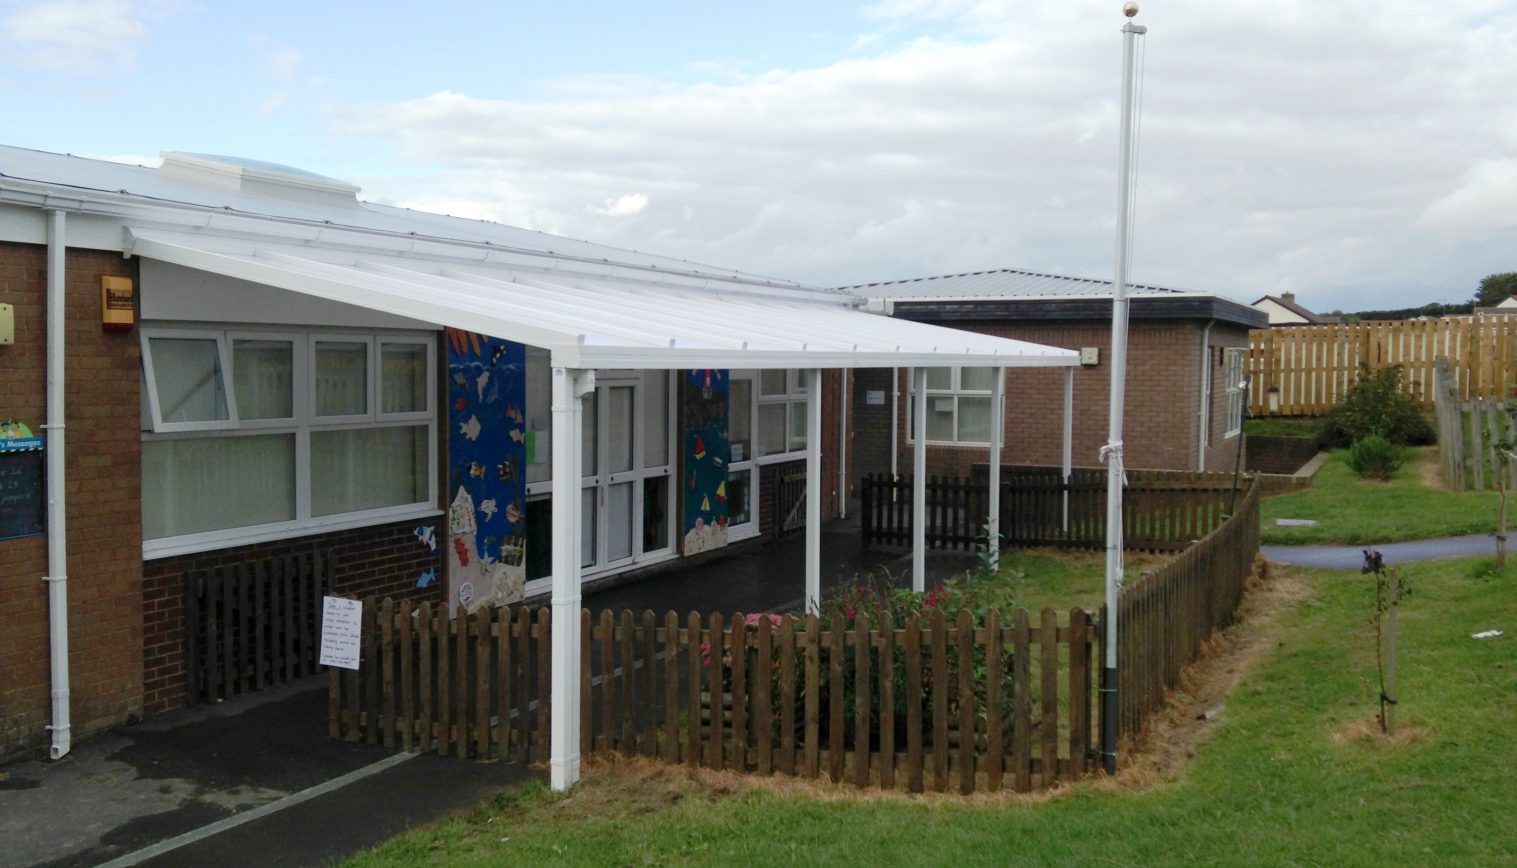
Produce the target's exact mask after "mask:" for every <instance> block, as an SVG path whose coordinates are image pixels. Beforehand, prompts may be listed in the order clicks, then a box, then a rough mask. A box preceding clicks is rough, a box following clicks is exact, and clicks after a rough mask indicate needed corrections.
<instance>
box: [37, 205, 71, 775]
mask: <svg viewBox="0 0 1517 868" xmlns="http://www.w3.org/2000/svg"><path fill="white" fill-rule="evenodd" d="M64 228H65V227H64V220H63V212H62V211H48V212H47V423H46V424H45V425H43V426H42V427H43V429H44V430H46V431H47V440H46V447H45V448H46V449H47V576H46V577H44V578H43V581H44V582H46V583H47V622H48V628H47V629H48V652H49V657H50V663H51V672H52V692H53V722H52V725H50V726H49V727H48V730H49V731H50V732H51V733H52V746H51V747H50V748H49V750H48V755H49V756H51V757H52V758H53V759H61V758H63V757H64V756H65V755H66V754H67V753H68V752H69V748H70V747H72V745H73V729H72V725H71V724H70V722H69V693H70V691H69V669H68V515H67V513H66V512H65V511H64V493H65V490H66V485H67V482H66V480H65V479H64V468H65V466H66V465H65V463H64V460H63V457H64V451H63V450H64V445H65V443H64V418H65V417H64V405H63V400H64V398H63V396H64V394H65V393H64V377H63V373H64V371H63V364H64V341H65V336H66V335H67V329H66V328H65V326H66V325H67V321H68V305H67V304H66V300H65V295H64V288H65V285H66V284H65V282H64V275H65V269H66V268H67V267H68V264H67V254H68V243H67V241H66V240H65V236H64Z"/></svg>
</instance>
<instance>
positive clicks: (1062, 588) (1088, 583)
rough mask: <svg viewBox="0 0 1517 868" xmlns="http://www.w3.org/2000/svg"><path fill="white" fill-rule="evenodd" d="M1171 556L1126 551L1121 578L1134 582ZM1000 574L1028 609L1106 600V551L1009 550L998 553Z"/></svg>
mask: <svg viewBox="0 0 1517 868" xmlns="http://www.w3.org/2000/svg"><path fill="white" fill-rule="evenodd" d="M1171 557H1173V556H1172V555H1148V554H1142V553H1138V552H1127V553H1126V554H1125V555H1124V556H1123V560H1122V565H1123V568H1124V569H1123V575H1124V576H1125V581H1126V582H1128V583H1132V582H1136V581H1137V580H1138V577H1139V576H1140V575H1142V573H1143V571H1144V570H1149V569H1153V568H1154V567H1156V566H1158V565H1160V564H1162V563H1165V562H1166V561H1168V560H1169V559H1170V558H1171ZM1000 577H1001V578H1002V580H1004V581H1008V582H1014V583H1015V585H1016V597H1017V602H1018V603H1020V604H1021V606H1022V607H1023V608H1025V609H1027V610H1028V611H1029V612H1041V611H1042V610H1043V608H1044V607H1045V606H1051V607H1053V608H1054V609H1056V610H1057V611H1059V612H1061V613H1067V612H1068V611H1069V609H1070V607H1072V606H1084V607H1085V608H1087V609H1090V610H1091V611H1095V610H1096V609H1099V608H1101V603H1102V602H1104V601H1105V599H1106V552H1104V551H1081V550H1077V549H1010V550H1008V551H1006V552H1004V553H1002V555H1001V571H1000Z"/></svg>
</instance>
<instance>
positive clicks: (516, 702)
mask: <svg viewBox="0 0 1517 868" xmlns="http://www.w3.org/2000/svg"><path fill="white" fill-rule="evenodd" d="M361 635H362V639H361V643H362V644H361V650H360V654H361V660H362V664H361V668H359V669H357V670H351V669H337V668H335V667H334V668H330V669H328V677H329V679H330V683H329V685H328V696H327V699H328V702H327V730H328V734H329V735H330V736H331V737H333V738H343V739H347V740H348V741H368V742H369V743H370V744H383V745H384V746H385V747H388V748H395V747H398V748H402V749H404V750H407V751H412V750H421V751H425V752H436V753H439V754H442V755H444V756H447V755H449V754H452V755H454V756H457V757H460V758H465V757H474V758H476V759H486V758H490V757H494V758H498V759H503V760H514V761H516V762H523V763H526V762H532V761H536V760H540V759H544V758H546V757H547V755H548V731H549V730H548V708H549V701H548V700H549V695H548V690H549V681H550V679H549V674H550V662H551V660H552V633H551V629H550V625H549V612H548V609H547V608H546V607H544V608H537V609H528V608H525V607H516V608H507V607H502V608H491V607H487V606H482V607H480V608H479V609H478V610H476V611H475V612H474V613H473V614H469V613H468V612H466V611H465V610H464V609H463V607H461V606H460V607H459V608H458V609H457V610H456V611H454V612H451V613H450V612H449V611H448V609H447V607H445V606H438V607H435V608H434V607H433V606H432V604H431V602H425V603H422V604H421V605H420V606H418V607H417V608H416V609H414V610H411V611H407V610H406V609H405V608H404V606H402V605H397V603H396V602H395V601H394V600H392V599H388V598H386V599H385V600H383V601H375V600H373V599H370V600H366V601H364V605H363V628H362V634H361Z"/></svg>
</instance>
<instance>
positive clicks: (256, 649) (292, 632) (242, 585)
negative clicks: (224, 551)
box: [184, 554, 332, 704]
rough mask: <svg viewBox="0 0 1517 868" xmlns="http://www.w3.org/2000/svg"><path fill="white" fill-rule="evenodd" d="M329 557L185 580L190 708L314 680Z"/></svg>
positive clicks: (244, 565)
mask: <svg viewBox="0 0 1517 868" xmlns="http://www.w3.org/2000/svg"><path fill="white" fill-rule="evenodd" d="M331 566H332V562H331V557H330V556H329V555H325V554H306V555H291V556H289V557H282V558H269V559H266V560H259V561H245V562H240V563H234V564H226V565H224V566H219V567H215V568H213V569H208V570H194V571H191V572H190V573H188V574H187V575H186V576H185V587H184V629H185V667H184V669H185V676H186V681H187V684H186V688H187V694H188V697H189V701H190V703H191V704H195V703H201V702H215V701H217V700H221V699H227V698H229V697H231V696H235V695H237V694H240V693H249V692H252V691H256V690H262V689H264V688H266V687H272V686H274V685H278V684H285V683H288V682H290V681H294V680H296V679H298V678H304V677H306V676H308V675H314V674H315V673H316V672H317V664H316V658H317V646H318V644H319V643H320V638H321V621H320V619H321V598H322V596H323V595H324V594H326V593H327V592H328V591H329V590H330V588H331V587H332V570H331Z"/></svg>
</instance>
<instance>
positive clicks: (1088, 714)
mask: <svg viewBox="0 0 1517 868" xmlns="http://www.w3.org/2000/svg"><path fill="white" fill-rule="evenodd" d="M1238 498H1239V499H1238V503H1237V505H1236V511H1235V515H1234V516H1233V517H1232V518H1231V519H1230V520H1227V521H1224V522H1220V523H1219V524H1218V525H1217V526H1215V527H1213V528H1212V529H1211V530H1210V531H1209V532H1207V533H1206V534H1205V535H1204V536H1203V537H1202V538H1201V539H1199V540H1198V541H1196V542H1195V543H1194V544H1192V545H1190V546H1189V547H1187V548H1186V550H1185V551H1183V552H1182V553H1180V554H1179V555H1178V556H1177V557H1176V558H1174V559H1173V560H1171V561H1169V562H1168V563H1166V564H1165V565H1163V566H1161V567H1159V568H1157V569H1155V570H1152V571H1150V572H1148V573H1145V574H1144V575H1143V576H1142V577H1141V578H1140V579H1139V580H1138V581H1136V582H1134V583H1133V584H1131V585H1130V586H1128V587H1127V588H1125V589H1124V590H1123V592H1122V596H1121V602H1120V606H1121V609H1120V615H1121V618H1120V621H1119V635H1118V642H1119V643H1120V649H1121V656H1122V661H1123V665H1122V668H1121V675H1120V679H1121V680H1120V691H1119V703H1120V704H1119V710H1118V721H1117V724H1118V727H1119V732H1120V733H1122V734H1124V735H1130V734H1136V733H1139V732H1140V731H1141V730H1142V727H1143V723H1144V721H1145V720H1146V719H1147V718H1148V717H1149V716H1150V715H1151V714H1153V713H1154V712H1155V711H1157V710H1158V709H1160V708H1162V707H1163V702H1164V696H1165V693H1166V691H1167V690H1170V689H1173V688H1174V687H1175V686H1176V684H1177V683H1178V680H1179V676H1180V672H1181V670H1182V669H1183V668H1184V667H1185V666H1186V665H1188V664H1189V663H1191V662H1193V661H1195V660H1196V659H1197V658H1198V657H1199V656H1200V655H1201V653H1202V652H1203V650H1204V646H1205V642H1206V640H1207V639H1208V638H1209V637H1210V636H1211V635H1212V634H1213V633H1214V632H1215V631H1216V630H1218V629H1220V628H1222V627H1224V626H1226V625H1227V624H1228V623H1229V622H1230V621H1231V620H1232V618H1233V616H1234V614H1235V613H1236V610H1237V607H1238V605H1239V603H1240V602H1241V600H1242V596H1243V591H1244V587H1245V585H1246V583H1247V580H1248V577H1249V576H1250V575H1251V572H1252V567H1253V561H1254V557H1255V555H1256V554H1257V551H1258V543H1259V490H1258V487H1257V486H1256V485H1254V484H1253V483H1252V481H1251V480H1246V481H1245V487H1244V488H1243V489H1242V490H1241V491H1240V492H1239V494H1238ZM924 611H925V614H923V615H916V614H913V615H909V616H908V617H906V619H905V621H904V623H899V624H897V623H896V622H894V621H893V620H892V619H891V617H890V615H889V614H888V613H874V612H871V613H860V615H859V616H858V617H856V618H841V617H839V618H833V619H823V618H818V617H817V616H812V615H808V616H804V617H796V616H791V615H783V616H778V615H758V616H754V615H749V616H744V615H742V614H733V615H730V616H723V615H721V614H711V615H704V616H703V615H701V614H698V613H694V612H692V613H689V614H688V615H687V616H684V617H683V618H682V617H681V616H679V615H677V614H675V613H674V612H666V613H664V614H663V615H662V616H657V615H655V614H654V613H653V612H651V611H645V612H642V613H640V614H634V613H632V612H630V611H623V612H621V613H620V614H613V613H612V612H610V611H605V612H601V613H599V615H598V616H594V617H592V615H591V613H590V612H589V611H587V610H582V611H581V622H580V660H581V677H580V679H579V690H580V715H581V717H580V745H579V747H580V751H581V753H583V754H590V753H594V752H606V751H615V752H619V753H623V754H631V755H640V756H646V757H650V758H656V759H659V760H661V761H663V762H667V763H673V764H684V765H689V766H700V767H705V768H712V769H730V770H736V771H742V772H748V773H755V774H760V775H771V774H782V775H792V776H797V777H803V778H823V777H825V778H827V779H830V780H832V781H841V782H847V783H851V784H854V785H857V786H861V787H879V788H884V789H899V790H905V791H908V792H923V791H928V790H930V791H933V792H950V791H952V792H959V793H973V792H989V791H996V790H999V789H1012V790H1016V791H1019V792H1026V791H1030V790H1033V789H1038V788H1046V787H1048V786H1051V785H1053V784H1055V783H1056V782H1059V781H1065V780H1071V779H1074V778H1077V777H1080V776H1081V775H1083V774H1085V773H1086V772H1088V771H1090V770H1093V769H1094V768H1096V767H1097V766H1098V762H1097V756H1096V754H1095V752H1094V746H1095V745H1096V743H1097V733H1098V732H1099V730H1098V723H1099V720H1098V715H1097V714H1096V710H1097V708H1098V704H1097V703H1096V694H1095V690H1094V688H1095V684H1094V682H1095V680H1096V676H1097V674H1098V673H1099V668H1100V665H1101V663H1100V661H1101V659H1102V656H1101V651H1102V649H1101V645H1102V643H1101V636H1102V627H1101V619H1100V617H1098V616H1096V615H1093V614H1092V613H1090V612H1087V611H1085V610H1084V609H1081V608H1078V607H1077V608H1074V609H1071V610H1070V611H1069V612H1068V613H1067V614H1064V615H1061V614H1060V613H1058V612H1055V611H1054V610H1053V609H1044V610H1043V611H1042V612H1040V613H1038V614H1037V615H1036V616H1034V615H1032V614H1030V613H1028V612H1027V611H1026V610H1022V609H1018V610H1015V611H1013V612H1012V613H1010V615H1009V616H1007V617H1006V618H1005V619H1004V620H1003V618H1002V616H1001V614H999V613H996V612H990V613H988V614H987V615H986V617H985V618H984V619H983V620H982V621H979V622H976V621H975V620H974V619H973V618H972V617H971V616H970V614H969V613H968V612H959V613H957V614H956V615H955V616H954V617H953V618H952V619H951V620H950V618H949V617H948V615H947V613H945V612H944V611H942V610H941V609H931V608H928V609H926V610H924ZM551 642H552V635H551V629H550V619H549V611H548V609H547V608H535V609H532V608H526V607H516V608H500V609H491V608H488V607H482V608H480V609H479V610H477V611H476V612H474V613H473V614H469V613H467V612H465V611H464V610H463V609H461V608H460V609H459V610H457V611H455V612H452V613H450V612H448V611H447V610H446V609H445V608H441V607H439V608H434V607H433V606H432V605H431V604H430V603H423V604H421V605H420V606H419V607H417V608H415V609H414V610H413V609H410V608H409V607H408V606H402V605H399V604H397V603H396V602H395V601H393V600H388V599H387V600H384V601H379V602H376V601H374V600H369V601H366V602H365V604H364V606H363V626H362V640H361V667H360V669H358V670H345V669H335V668H334V669H331V670H329V671H330V675H329V677H330V684H329V692H328V700H329V704H328V728H329V732H330V734H331V735H332V737H334V738H345V739H348V740H352V741H359V740H364V741H368V742H370V743H372V744H383V745H385V746H386V747H391V748H400V749H405V750H421V751H427V752H436V753H439V754H443V755H453V756H457V757H461V758H462V757H473V758H476V759H488V758H496V759H504V760H511V761H517V762H534V761H537V762H540V761H543V760H544V759H546V757H547V756H548V751H549V747H550V745H549V741H548V733H549V731H550V719H549V715H550V695H549V682H550V678H549V675H550V665H551Z"/></svg>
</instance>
